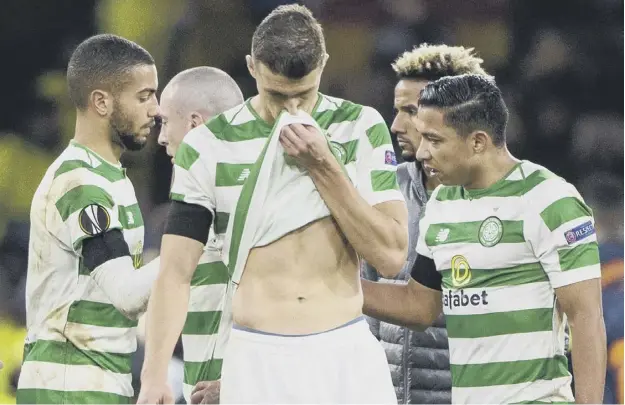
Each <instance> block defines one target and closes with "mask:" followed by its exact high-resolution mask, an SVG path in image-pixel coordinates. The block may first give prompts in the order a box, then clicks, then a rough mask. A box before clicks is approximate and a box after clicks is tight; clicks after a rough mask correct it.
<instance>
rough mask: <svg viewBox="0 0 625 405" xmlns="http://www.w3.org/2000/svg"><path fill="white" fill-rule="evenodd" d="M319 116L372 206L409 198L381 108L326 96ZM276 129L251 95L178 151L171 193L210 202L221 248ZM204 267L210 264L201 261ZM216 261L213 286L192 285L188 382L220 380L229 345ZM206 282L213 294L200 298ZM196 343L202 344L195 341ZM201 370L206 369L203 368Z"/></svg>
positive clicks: (192, 134)
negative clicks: (222, 329) (222, 327)
mask: <svg viewBox="0 0 625 405" xmlns="http://www.w3.org/2000/svg"><path fill="white" fill-rule="evenodd" d="M311 115H312V117H313V118H314V119H315V120H316V121H317V123H318V124H319V126H320V127H321V128H322V129H323V130H324V131H326V134H327V136H328V137H329V140H330V145H331V147H332V148H334V152H335V154H336V155H338V156H339V157H340V158H341V159H342V162H343V164H344V165H345V168H346V171H347V174H348V175H349V177H350V179H351V181H352V183H353V184H354V185H355V187H356V189H357V190H358V191H359V192H360V194H361V195H362V196H363V198H364V199H365V200H366V201H367V202H368V203H369V204H371V205H376V204H379V203H382V202H385V201H390V200H402V201H403V196H402V194H401V192H400V191H399V187H398V185H397V176H396V170H397V167H396V166H397V161H396V158H395V153H394V152H393V146H392V143H391V138H390V135H389V132H388V129H387V127H386V124H385V123H384V121H383V119H382V117H381V116H380V114H379V113H378V112H377V111H376V110H374V109H373V108H371V107H366V106H362V105H358V104H355V103H352V102H349V101H346V100H342V99H338V98H334V97H328V96H325V95H322V94H320V95H319V98H318V102H317V104H316V106H315V108H314V110H313V112H312V114H311ZM272 129H273V126H272V125H269V124H268V123H267V122H265V121H264V120H262V119H261V118H260V117H259V116H258V114H257V113H256V112H255V111H254V109H253V108H252V107H251V105H250V100H247V101H246V102H245V103H243V104H241V105H239V106H237V107H234V108H232V109H230V110H228V111H226V112H224V113H223V114H221V115H219V116H217V117H215V118H213V119H211V120H210V121H209V122H208V123H207V124H206V125H205V126H202V127H198V128H195V129H193V130H192V131H190V132H189V133H188V134H187V135H186V136H185V138H184V141H183V142H182V144H181V145H180V147H179V149H178V152H177V154H176V158H175V165H174V179H173V182H172V189H171V198H172V199H173V200H176V201H183V202H186V203H190V204H197V205H200V206H203V207H205V208H207V209H209V210H210V211H211V212H212V213H213V218H214V222H213V230H214V234H215V238H214V240H213V241H209V244H213V246H214V247H215V248H216V249H220V248H221V246H222V244H223V238H224V235H225V233H226V229H227V227H228V220H229V217H230V214H231V212H232V210H233V209H234V207H236V203H237V201H238V198H239V194H240V193H241V189H242V187H243V184H244V183H245V181H246V179H247V178H248V176H249V175H250V173H251V169H252V166H253V165H254V163H255V162H256V160H257V159H258V157H259V156H260V154H261V152H262V150H263V148H264V146H265V144H266V141H267V139H268V137H269V135H270V134H271V132H272ZM203 257H204V256H203ZM203 265H206V263H202V264H201V265H200V266H203ZM210 266H211V267H212V268H214V269H216V270H214V271H215V273H214V274H219V276H214V277H209V276H206V277H205V278H204V280H209V279H210V280H211V281H210V283H211V284H210V285H211V287H210V288H209V287H207V285H208V283H209V282H208V281H204V282H203V283H204V284H201V285H200V284H195V283H192V286H191V296H192V301H193V303H190V307H189V315H188V316H187V322H186V324H185V327H184V332H183V345H184V346H183V347H184V351H185V384H188V385H191V384H194V382H195V381H197V378H198V376H199V377H202V376H201V375H200V374H202V373H203V374H204V375H203V377H204V378H200V379H215V378H219V376H220V372H221V366H220V362H221V360H220V359H221V358H222V355H223V347H222V346H221V345H217V346H219V347H216V340H217V339H218V334H217V331H218V328H219V324H220V318H221V310H219V308H222V307H223V299H225V297H224V294H225V286H226V283H227V281H228V274H227V273H225V277H226V278H225V279H224V278H223V275H224V269H225V266H224V265H223V264H217V263H213V264H211V265H210ZM204 268H205V269H206V271H208V269H209V267H204ZM194 279H195V277H194ZM215 284H220V287H217V286H216V285H215ZM222 286H223V287H222ZM198 287H201V288H202V289H203V290H205V293H204V292H203V293H202V294H201V297H198V298H194V296H195V293H194V291H195V290H196V289H198ZM212 293H215V294H220V298H222V300H221V301H216V300H214V299H213V298H212V297H209V296H208V294H212ZM209 302H210V303H211V305H208V303H209ZM220 306H221V307H220ZM201 336H204V337H201ZM207 339H208V340H210V342H208V340H207ZM191 342H197V343H198V344H197V345H196V344H193V345H192V346H191V345H190V344H191ZM200 342H201V345H200V344H199V343H200ZM186 343H189V344H186ZM208 346H210V347H211V348H215V349H214V351H211V352H207V351H206V349H205V348H206V347H208ZM187 349H189V350H187ZM186 353H198V355H197V356H198V357H199V358H197V357H196V355H195V354H190V355H189V356H190V357H193V358H195V360H196V361H194V362H190V361H187V358H190V357H189V356H187V354H186ZM200 353H202V354H201V355H200ZM201 356H204V357H201ZM201 360H204V363H202V361H201ZM211 361H213V362H219V366H218V367H216V368H215V367H213V366H210V367H209V363H210V362H211ZM198 368H200V369H201V370H202V371H197V370H198ZM209 369H210V372H209V371H208V370H209ZM192 370H196V371H192ZM206 377H210V378H206Z"/></svg>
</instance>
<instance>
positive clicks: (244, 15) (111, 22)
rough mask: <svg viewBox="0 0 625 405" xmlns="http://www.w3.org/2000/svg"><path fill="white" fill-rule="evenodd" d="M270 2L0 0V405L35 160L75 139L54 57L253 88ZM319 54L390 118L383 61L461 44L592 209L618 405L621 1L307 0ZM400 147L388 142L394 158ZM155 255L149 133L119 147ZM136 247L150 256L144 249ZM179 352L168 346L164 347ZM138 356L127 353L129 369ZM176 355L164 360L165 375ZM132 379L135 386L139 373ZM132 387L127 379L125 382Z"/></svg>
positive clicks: (356, 96) (327, 86)
mask: <svg viewBox="0 0 625 405" xmlns="http://www.w3.org/2000/svg"><path fill="white" fill-rule="evenodd" d="M287 3H293V1H284V0H282V1H281V0H53V1H41V0H3V2H2V5H1V6H0V9H1V10H2V11H0V55H2V60H1V64H0V72H1V74H0V89H1V90H2V97H0V359H2V360H4V362H5V368H4V370H2V371H0V403H14V401H15V399H14V396H13V390H14V388H15V387H14V385H15V384H16V382H17V375H18V374H17V373H18V372H19V365H20V362H21V356H22V347H23V338H24V335H25V330H24V324H25V314H24V282H25V276H26V265H27V247H28V227H29V225H28V216H29V208H30V203H31V198H32V195H33V193H34V191H35V188H36V187H37V185H38V183H39V181H40V180H41V177H42V176H43V173H44V172H45V170H46V168H47V166H48V165H49V164H50V163H51V162H52V161H53V159H54V158H55V157H56V156H57V155H58V154H59V153H60V151H62V150H63V148H65V146H66V144H67V142H68V141H69V139H70V138H71V137H72V136H73V125H74V111H73V108H72V106H71V104H70V102H69V98H68V96H67V93H66V89H65V77H64V69H65V67H66V64H67V60H68V58H69V55H70V53H71V51H72V50H73V48H74V47H75V46H76V45H77V44H78V43H79V42H80V41H82V40H83V39H85V38H86V37H88V36H90V35H92V34H96V33H102V32H111V33H115V34H118V35H121V36H124V37H126V38H128V39H131V40H134V41H136V42H138V43H140V44H141V45H143V46H144V47H145V48H146V49H147V50H148V51H150V52H151V53H152V55H153V56H154V57H155V59H156V61H157V67H158V69H159V80H160V87H161V88H162V87H163V86H164V85H165V84H166V83H167V82H168V80H169V79H170V78H171V77H172V76H174V75H175V74H176V73H178V72H179V71H181V70H183V69H186V68H190V67H193V66H199V65H209V66H215V67H218V68H221V69H223V70H225V71H227V72H228V73H229V74H230V75H232V76H233V77H234V78H235V80H236V81H237V82H238V83H239V85H240V86H241V88H242V90H243V93H244V95H245V97H250V96H252V95H254V94H255V84H254V81H253V80H252V78H251V77H250V76H249V75H248V73H247V70H246V67H245V61H244V56H245V55H246V54H247V53H248V52H249V47H250V42H251V36H252V33H253V30H254V28H255V26H256V24H258V23H259V22H260V21H261V20H262V18H264V16H265V15H267V14H268V12H269V11H270V10H271V9H273V8H274V7H276V6H277V5H280V4H287ZM300 3H303V4H305V5H307V6H308V7H309V8H311V10H313V13H314V14H315V15H316V16H317V18H319V20H320V21H321V22H322V24H323V27H324V30H325V35H326V42H327V49H328V53H329V54H330V60H329V62H328V65H327V68H326V71H325V74H324V76H323V81H322V88H321V91H322V92H325V93H328V94H330V95H333V96H337V97H343V98H349V99H350V100H352V101H355V102H359V103H363V104H368V105H371V106H373V107H375V108H377V109H378V110H379V111H380V112H381V113H382V114H383V115H384V117H385V119H386V120H387V122H388V124H389V125H390V123H391V121H392V118H393V109H392V103H393V87H394V85H395V78H394V75H393V72H392V70H391V67H390V64H391V62H392V61H393V60H394V59H395V58H396V57H397V56H398V55H399V54H400V53H401V52H403V51H405V50H409V49H411V48H412V47H413V46H414V45H417V44H419V43H421V42H428V43H446V44H449V45H463V46H468V47H474V48H475V49H476V51H477V53H478V54H479V55H480V56H481V57H482V58H483V59H484V61H485V64H484V65H485V67H486V69H487V70H488V71H489V72H490V73H491V74H494V75H495V76H496V79H497V82H498V83H499V85H500V87H501V88H502V90H503V92H504V94H505V96H506V98H507V102H508V106H509V108H510V112H511V121H510V125H509V130H508V140H509V146H510V149H511V150H512V152H513V154H515V155H516V156H517V157H520V158H526V159H530V160H533V161H535V162H537V163H540V164H542V165H544V166H546V167H547V168H549V169H551V170H553V171H555V172H556V173H557V174H559V175H562V176H563V177H565V178H566V179H567V180H569V181H571V182H572V183H574V184H575V185H576V186H577V187H578V188H579V189H580V191H581V192H582V194H583V196H584V198H585V199H586V200H587V201H588V202H589V204H590V205H591V207H592V208H593V210H594V213H595V216H596V220H597V227H598V235H599V239H600V246H601V258H602V262H603V275H604V277H603V279H604V283H603V285H604V308H605V309H604V311H605V318H606V327H607V333H608V344H609V346H608V350H609V353H608V355H609V357H608V361H609V369H608V375H607V388H606V396H605V402H606V403H623V175H622V173H623V138H624V136H623V93H622V92H621V89H622V88H623V64H622V63H621V61H622V60H623V1H622V0H586V1H584V0H548V1H539V0H517V1H514V0H307V1H301V2H300ZM398 156H399V154H398ZM124 163H125V164H126V166H127V167H128V168H129V175H130V177H131V178H132V180H133V182H134V184H135V187H136V190H137V196H138V198H139V202H140V205H141V208H142V211H143V215H144V218H145V223H146V245H147V246H146V247H147V250H146V255H147V256H150V257H153V256H155V255H156V254H157V252H158V248H159V243H160V235H161V230H162V226H163V220H164V214H165V204H166V202H167V193H168V191H169V185H170V175H171V167H170V166H171V165H170V162H169V159H168V158H167V157H166V155H165V153H164V150H162V149H161V148H160V147H159V146H158V144H157V143H156V130H155V134H154V136H153V137H152V139H151V141H150V144H149V147H147V148H145V150H143V151H141V152H139V153H134V154H127V155H126V156H124ZM146 259H149V257H146ZM178 355H180V353H178ZM140 365H141V355H140V354H138V355H137V377H138V371H139V369H140ZM180 378H181V376H180V364H179V362H178V361H177V360H176V359H174V360H173V361H172V379H173V380H178V381H179V379H180ZM137 383H138V382H137ZM137 388H138V385H137Z"/></svg>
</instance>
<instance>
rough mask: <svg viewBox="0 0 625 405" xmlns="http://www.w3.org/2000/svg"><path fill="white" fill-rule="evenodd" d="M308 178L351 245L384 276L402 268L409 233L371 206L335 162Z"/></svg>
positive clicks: (312, 170)
mask: <svg viewBox="0 0 625 405" xmlns="http://www.w3.org/2000/svg"><path fill="white" fill-rule="evenodd" d="M309 173H310V176H311V178H312V180H313V182H314V183H315V186H316V187H317V190H318V191H319V194H321V197H322V198H323V200H324V202H325V203H326V205H327V206H328V208H329V209H330V212H331V213H332V216H333V217H334V219H335V220H336V222H337V223H338V225H339V226H340V228H341V230H342V231H343V233H344V234H345V236H346V237H347V240H348V241H349V242H350V244H351V245H352V246H353V247H354V249H356V251H357V252H358V253H359V254H360V255H361V256H362V257H363V258H364V259H365V260H366V261H367V262H368V263H370V264H371V265H372V266H373V267H375V268H376V270H377V271H378V272H379V273H380V274H382V275H383V276H385V277H393V276H395V275H397V273H399V271H400V270H401V268H402V267H403V265H404V263H405V260H406V254H407V245H408V231H407V229H406V227H405V226H403V225H402V224H400V223H399V222H398V221H396V220H395V219H394V218H391V217H389V216H388V215H385V214H384V213H382V212H380V211H379V210H377V209H375V208H373V207H371V206H370V205H369V204H368V203H367V202H366V201H365V200H364V199H363V198H362V197H361V196H360V194H359V193H358V191H357V190H356V188H355V187H354V186H353V185H352V183H351V182H350V181H349V179H348V177H347V175H345V173H343V171H342V170H341V167H340V166H339V165H338V163H336V162H334V161H330V162H327V163H325V164H321V165H319V166H317V167H315V168H314V169H311V170H309Z"/></svg>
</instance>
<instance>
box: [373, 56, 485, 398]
mask: <svg viewBox="0 0 625 405" xmlns="http://www.w3.org/2000/svg"><path fill="white" fill-rule="evenodd" d="M481 64H482V59H480V58H478V57H477V56H475V55H474V53H473V49H472V48H464V47H461V46H447V45H429V44H422V45H420V46H419V47H415V48H414V49H413V50H411V51H408V52H404V53H403V54H402V55H400V56H399V58H397V60H396V61H395V63H393V66H392V67H393V70H394V71H395V73H396V75H397V79H398V82H397V85H396V86H395V100H394V107H395V111H396V115H395V119H394V120H393V124H392V126H391V133H392V134H393V136H395V137H396V138H397V143H398V144H399V147H400V148H401V154H402V158H403V159H404V163H402V164H400V165H399V166H397V182H398V183H399V188H400V190H401V191H402V193H403V195H404V197H405V198H406V205H407V206H408V224H409V225H408V231H409V242H408V257H407V259H406V263H405V265H404V268H403V269H402V272H401V273H400V275H399V276H397V277H395V279H393V280H389V279H383V278H381V277H380V276H379V275H378V272H377V271H376V270H375V269H374V268H373V266H371V265H370V264H369V263H366V262H363V263H364V266H363V277H364V278H365V279H366V280H371V281H381V282H390V283H402V282H406V281H408V279H409V278H410V270H411V269H412V266H413V264H414V260H415V258H416V256H417V252H416V251H415V248H416V246H417V238H418V235H419V227H418V224H419V218H420V216H421V211H422V209H423V207H424V206H425V203H426V202H427V199H428V195H429V193H431V192H432V190H434V189H435V188H436V186H438V184H439V182H438V179H437V178H436V177H435V176H432V175H431V174H430V173H428V172H425V171H424V170H423V168H422V167H421V164H420V163H419V162H417V161H416V158H415V153H416V151H417V149H418V147H419V143H421V134H419V132H418V131H417V130H416V127H415V126H414V124H412V122H410V120H411V118H413V117H414V116H416V114H417V105H418V103H419V95H420V93H421V90H422V89H423V88H424V87H425V86H426V85H427V84H428V83H430V82H431V81H434V80H437V79H440V78H442V77H445V76H457V75H461V74H465V73H474V74H479V75H486V72H485V71H484V69H483V68H482V66H481ZM364 283H371V282H370V281H364ZM371 285H373V286H374V287H375V286H377V285H376V284H371ZM367 320H368V321H369V324H370V327H371V331H372V332H373V334H374V335H375V336H376V337H377V338H378V339H379V340H380V343H381V344H382V346H383V347H384V350H385V351H386V357H387V358H388V362H389V365H390V367H391V371H392V373H391V376H392V378H393V385H394V386H395V391H396V393H397V398H398V402H399V403H417V404H432V403H447V404H448V403H450V401H451V373H450V371H449V351H448V349H447V331H446V329H445V322H444V318H443V317H442V316H441V317H439V318H438V319H437V320H436V322H435V323H434V326H433V327H431V328H430V329H429V330H428V331H427V332H418V331H412V330H410V329H408V328H404V327H401V326H397V325H393V324H391V323H387V322H383V321H380V320H377V319H374V318H368V319H367ZM410 377H411V378H410Z"/></svg>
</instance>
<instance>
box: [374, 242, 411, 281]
mask: <svg viewBox="0 0 625 405" xmlns="http://www.w3.org/2000/svg"><path fill="white" fill-rule="evenodd" d="M403 242H404V243H400V244H398V245H399V246H396V247H395V248H392V249H389V250H388V251H387V254H386V255H384V263H383V264H382V265H381V266H378V267H377V269H378V272H379V273H380V275H382V277H385V278H393V277H396V276H397V275H398V274H399V273H400V272H401V271H402V269H403V268H404V266H405V264H406V258H407V257H408V243H406V242H407V241H403Z"/></svg>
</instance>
